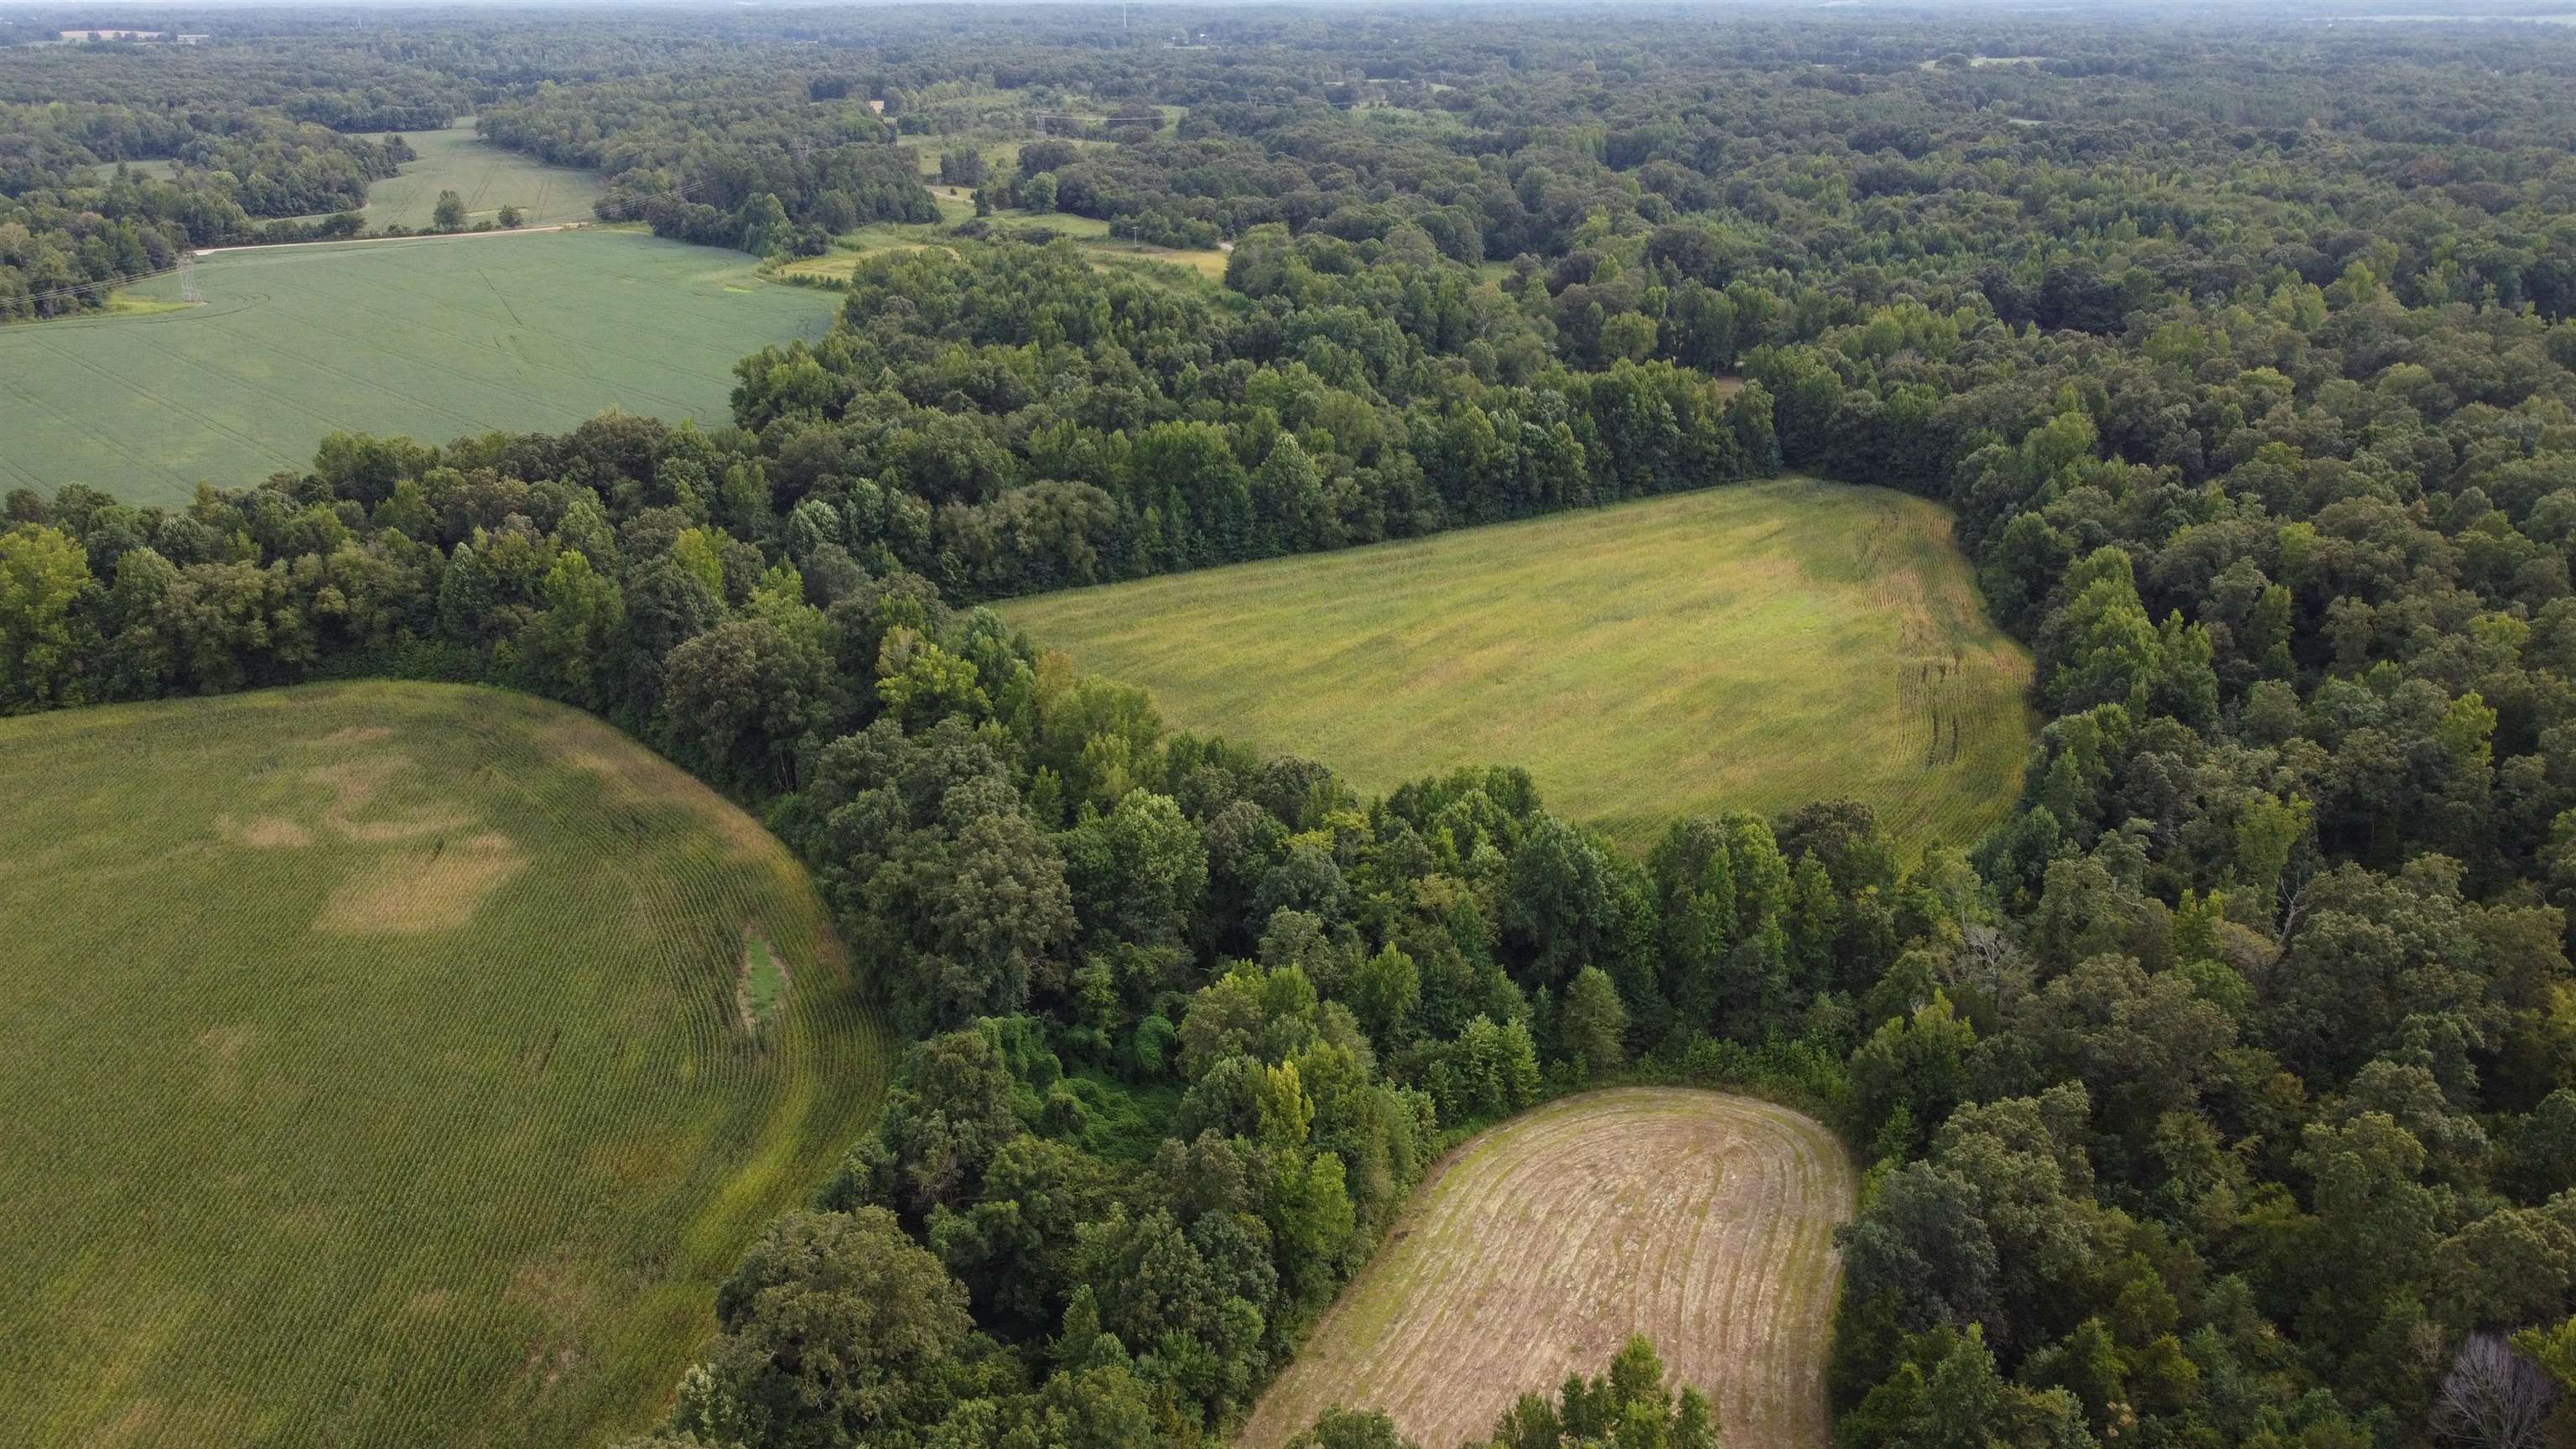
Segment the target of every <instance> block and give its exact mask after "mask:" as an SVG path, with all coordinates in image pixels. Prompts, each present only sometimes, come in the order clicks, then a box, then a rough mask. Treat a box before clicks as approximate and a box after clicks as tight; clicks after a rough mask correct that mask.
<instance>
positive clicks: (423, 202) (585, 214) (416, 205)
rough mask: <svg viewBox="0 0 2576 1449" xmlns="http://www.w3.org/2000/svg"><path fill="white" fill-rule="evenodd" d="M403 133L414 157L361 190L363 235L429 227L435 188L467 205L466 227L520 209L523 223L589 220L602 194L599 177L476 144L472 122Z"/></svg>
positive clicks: (484, 143) (435, 201)
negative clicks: (506, 209) (364, 202)
mask: <svg viewBox="0 0 2576 1449" xmlns="http://www.w3.org/2000/svg"><path fill="white" fill-rule="evenodd" d="M402 135H403V139H404V140H406V141H409V142H410V143H411V146H412V149H413V150H415V151H418V152H419V153H420V159H419V160H417V161H406V162H404V163H403V168H402V174H401V175H399V176H394V177H391V178H388V179H386V180H383V181H379V182H377V183H376V184H374V185H373V186H370V187H368V188H367V209H366V211H365V212H364V213H362V214H363V215H364V216H365V217H366V221H367V230H369V231H383V230H384V229H386V228H387V227H391V226H405V227H410V228H412V229H414V230H418V229H419V228H421V227H425V226H428V225H429V224H430V214H431V213H432V212H433V211H434V210H436V209H437V206H438V193H439V192H441V191H453V192H455V193H456V194H457V196H458V197H459V198H461V199H462V200H463V201H464V202H465V216H466V220H468V221H469V222H472V221H493V220H496V219H498V218H499V216H500V214H501V208H502V207H505V206H515V207H517V208H519V209H520V210H521V211H523V212H526V213H527V219H526V221H525V223H524V224H525V225H528V226H542V225H545V224H547V223H549V222H558V221H591V220H594V219H596V213H594V212H593V211H592V210H591V209H590V204H591V203H592V202H594V201H597V200H598V199H599V198H600V196H601V195H602V194H603V193H604V192H606V191H607V189H608V183H607V182H606V181H605V180H603V179H602V178H601V177H600V175H599V173H598V172H595V171H583V170H580V169H579V168H576V167H571V166H549V165H547V164H546V163H545V162H543V161H539V160H537V159H536V158H535V157H533V156H523V155H521V154H519V153H518V152H516V151H512V150H510V149H508V148H507V147H503V146H496V145H494V144H492V143H491V142H489V141H486V140H484V139H482V138H481V137H479V136H477V135H475V134H474V128H473V127H472V126H470V125H468V126H453V127H450V128H448V129H447V130H444V131H405V132H403V133H402Z"/></svg>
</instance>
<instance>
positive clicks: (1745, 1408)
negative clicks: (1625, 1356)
mask: <svg viewBox="0 0 2576 1449" xmlns="http://www.w3.org/2000/svg"><path fill="white" fill-rule="evenodd" d="M1855 1190H1856V1188H1855V1178H1854V1175H1853V1171H1852V1165H1851V1159H1850V1156H1849V1155H1848V1154H1847V1153H1845V1152H1844V1150H1843V1147H1842V1144H1841V1143H1839V1142H1837V1141H1835V1140H1834V1137H1833V1135H1832V1134H1831V1133H1829V1132H1827V1131H1826V1130H1825V1129H1824V1128H1823V1127H1821V1126H1818V1125H1817V1124H1816V1123H1814V1122H1812V1121H1809V1120H1808V1119H1807V1118H1805V1117H1801V1116H1799V1115H1798V1114H1797V1113H1795V1112H1791V1111H1789V1110H1788V1109H1786V1108H1783V1107H1775V1106H1772V1105H1771V1104H1769V1103H1767V1102H1759V1101H1755V1100H1752V1099H1751V1098H1746V1097H1730V1096H1722V1095H1720V1094H1718V1093H1715V1092H1695V1091H1686V1090H1679V1089H1670V1088H1626V1089H1620V1090H1615V1091H1607V1092H1592V1093H1587V1094H1585V1095H1583V1096H1578V1097H1568V1098H1565V1099H1563V1100H1561V1101H1557V1102H1553V1103H1550V1104H1548V1105H1546V1106H1544V1107H1540V1108H1538V1109H1536V1110H1535V1111H1531V1112H1528V1113H1525V1114H1523V1115H1522V1116H1519V1117H1516V1118H1513V1119H1512V1120H1511V1121H1509V1122H1506V1123H1504V1124H1503V1125H1501V1126H1500V1127H1496V1128H1494V1129H1493V1130H1492V1131H1490V1132H1487V1133H1484V1134H1483V1135H1481V1136H1479V1137H1476V1138H1474V1139H1472V1140H1470V1141H1469V1142H1468V1143H1467V1144H1466V1145H1465V1146H1463V1147H1460V1148H1459V1149H1458V1150H1457V1151H1456V1152H1455V1153H1453V1154H1451V1155H1450V1157H1449V1158H1448V1159H1447V1160H1446V1161H1445V1162H1443V1163H1442V1164H1440V1165H1439V1166H1437V1167H1435V1168H1434V1169H1433V1171H1432V1175H1431V1177H1430V1178H1429V1180H1428V1181H1426V1182H1425V1183H1424V1185H1423V1186H1422V1187H1421V1188H1420V1189H1419V1190H1418V1191H1416V1193H1415V1194H1414V1198H1413V1201H1412V1202H1411V1203H1409V1204H1408V1205H1407V1206H1406V1208H1405V1212H1404V1217H1403V1219H1402V1220H1401V1221H1400V1222H1399V1224H1398V1226H1397V1228H1396V1230H1395V1233H1394V1234H1393V1236H1392V1239H1391V1241H1389V1242H1388V1243H1387V1245H1386V1246H1385V1247H1383V1248H1381V1249H1379V1250H1378V1254H1377V1256H1376V1258H1374V1259H1372V1260H1371V1261H1370V1263H1369V1265H1368V1267H1367V1268H1365V1269H1363V1270H1362V1271H1361V1273H1360V1276H1359V1277H1358V1278H1357V1279H1355V1280H1353V1281H1352V1283H1351V1285H1350V1286H1349V1287H1348V1288H1346V1289H1344V1290H1343V1291H1342V1296H1341V1298H1340V1299H1339V1300H1337V1301H1336V1302H1335V1303H1334V1304H1333V1307H1332V1309H1331V1310H1330V1311H1329V1312H1328V1313H1326V1314H1325V1316H1324V1319H1323V1321H1322V1322H1321V1323H1319V1324H1318V1325H1316V1328H1315V1332H1314V1334H1313V1336H1312V1337H1310V1338H1309V1339H1308V1340H1307V1341H1306V1346H1305V1347H1304V1348H1303V1349H1300V1350H1299V1351H1298V1354H1297V1357H1296V1359H1295V1361H1294V1362H1292V1363H1291V1364H1289V1366H1288V1370H1287V1372H1285V1373H1283V1374H1281V1375H1280V1376H1279V1380H1278V1382H1276V1383H1274V1384H1273V1385H1271V1387H1270V1390H1269V1392H1268V1393H1266V1394H1264V1395H1263V1396H1262V1398H1261V1402H1260V1403H1259V1404H1258V1405H1256V1406H1255V1408H1254V1410H1253V1413H1252V1417H1251V1419H1250V1420H1249V1421H1247V1422H1246V1424H1245V1425H1244V1429H1243V1433H1242V1434H1241V1436H1240V1437H1239V1439H1238V1443H1239V1445H1240V1446H1241V1449H1278V1446H1280V1445H1282V1444H1285V1443H1286V1442H1287V1441H1288V1439H1289V1437H1290V1436H1291V1435H1293V1434H1295V1433H1296V1432H1297V1431H1298V1430H1299V1429H1302V1428H1304V1427H1305V1426H1306V1425H1308V1424H1310V1423H1312V1422H1314V1419H1315V1416H1316V1415H1317V1414H1318V1413H1320V1412H1322V1411H1323V1410H1324V1409H1327V1408H1329V1407H1331V1406H1332V1405H1334V1404H1341V1405H1344V1406H1346V1407H1350V1408H1356V1409H1383V1410H1385V1411H1386V1413H1387V1414H1388V1415H1389V1416H1390V1417H1392V1418H1393V1419H1394V1420H1395V1423H1396V1427H1397V1428H1399V1429H1401V1430H1402V1431H1403V1432H1404V1433H1405V1434H1406V1435H1407V1436H1409V1437H1411V1438H1412V1439H1414V1440H1415V1441H1417V1442H1419V1443H1421V1444H1424V1445H1432V1446H1442V1445H1451V1444H1456V1443H1459V1442H1460V1441H1462V1440H1465V1439H1468V1438H1471V1437H1473V1438H1479V1439H1481V1438H1482V1436H1484V1435H1485V1434H1487V1433H1490V1432H1491V1431H1492V1430H1493V1427H1494V1421H1495V1420H1496V1419H1497V1418H1499V1417H1500V1416H1501V1415H1502V1413H1503V1411H1504V1410H1506V1409H1508V1408H1510V1407H1511V1405H1512V1401H1513V1400H1514V1399H1516V1398H1518V1397H1519V1396H1520V1395H1521V1394H1522V1393H1523V1392H1525V1391H1536V1392H1539V1393H1552V1392H1554V1390H1555V1388H1556V1386H1557V1385H1558V1384H1559V1383H1561V1382H1563V1380H1564V1378H1565V1376H1566V1375H1567V1374H1568V1373H1572V1372H1581V1373H1584V1374H1587V1375H1590V1374H1598V1373H1600V1372H1601V1371H1602V1370H1603V1368H1604V1367H1606V1366H1607V1365H1608V1363H1609V1361H1610V1357H1611V1355H1612V1354H1615V1353H1617V1352H1618V1351H1619V1347H1620V1345H1621V1344H1623V1343H1625V1342H1626V1341H1627V1339H1628V1337H1629V1335H1631V1334H1637V1333H1642V1334H1645V1335H1647V1336H1648V1337H1650V1338H1652V1339H1653V1340H1654V1342H1655V1349H1656V1352H1657V1353H1659V1354H1660V1355H1661V1356H1662V1358H1663V1361H1664V1369H1665V1373H1666V1375H1667V1382H1669V1383H1674V1384H1676V1385H1679V1384H1690V1385H1693V1386H1695V1387H1697V1388H1698V1389H1699V1390H1700V1391H1701V1392H1702V1393H1705V1394H1707V1395H1708V1396H1709V1399H1710V1402H1711V1403H1712V1404H1713V1405H1714V1407H1715V1408H1716V1410H1717V1418H1718V1423H1719V1424H1720V1425H1721V1426H1722V1428H1723V1438H1724V1440H1725V1442H1726V1444H1727V1446H1728V1449H1824V1446H1826V1445H1829V1444H1831V1443H1832V1442H1833V1433H1832V1428H1833V1425H1832V1419H1831V1417H1830V1416H1829V1414H1828V1413H1827V1410H1826V1404H1825V1377H1824V1376H1825V1349H1826V1344H1827V1342H1828V1339H1829V1334H1830V1331H1831V1329H1832V1324H1833V1311H1834V1286H1835V1284H1836V1282H1837V1281H1838V1279H1839V1275H1840V1273H1841V1263H1840V1259H1839V1257H1838V1256H1837V1255H1836V1254H1835V1252H1834V1247H1833V1229H1834V1225H1835V1224H1836V1223H1839V1222H1842V1221H1844V1220H1846V1219H1848V1218H1849V1217H1850V1216H1851V1213H1852V1205H1853V1198H1854V1194H1855Z"/></svg>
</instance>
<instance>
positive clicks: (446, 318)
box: [0, 231, 840, 504]
mask: <svg viewBox="0 0 2576 1449" xmlns="http://www.w3.org/2000/svg"><path fill="white" fill-rule="evenodd" d="M197 278H198V284H199V287H200V289H201V290H202V291H203V292H204V294H205V298H206V302H205V305H203V306H198V307H185V308H180V309H178V310H175V311H162V312H157V313H154V314H152V315H148V316H109V317H83V318H77V319H70V320H64V321H56V322H37V323H29V324H26V325H23V326H18V327H6V328H0V491H5V490H6V489H8V488H14V487H19V486H27V487H33V488H35V489H37V490H38V491H39V492H44V493H51V492H52V491H54V490H55V489H56V488H59V487H60V486H62V485H63V484H65V483H86V484H89V485H91V486H92V487H95V488H100V489H104V490H105V491H107V492H109V493H112V494H115V495H116V496H117V497H119V498H122V499H124V500H126V501H128V502H132V503H161V504H181V503H185V502H186V501H187V500H188V499H189V498H190V497H192V496H194V494H195V491H196V485H197V484H198V483H199V482H201V481H202V482H212V483H217V484H221V485H223V486H225V487H245V486H248V485H250V484H253V483H257V482H258V481H260V480H261V479H263V478H265V477H267V476H268V475H269V474H270V473H273V472H276V471H279V470H281V469H297V470H300V469H303V468H305V467H308V466H310V465H311V463H312V460H313V448H314V445H315V444H317V443H319V442H320V441H321V440H322V438H323V436H324V435H325V434H327V433H330V432H333V431H337V430H346V431H351V432H371V433H378V434H385V433H404V434H408V435H410V436H411V437H413V438H415V439H418V440H420V441H423V442H442V443H443V442H446V441H447V440H449V439H451V438H455V437H460V436H463V435H466V434H471V433H482V432H487V431H490V430H492V429H494V428H509V429H520V430H539V429H546V430H560V429H564V428H569V427H572V426H573V425H575V424H577V423H580V422H582V421H583V420H584V419H587V418H589V417H591V416H593V415H594V414H596V413H599V412H602V411H604V410H606V409H608V408H612V407H616V408H623V409H625V410H626V411H628V412H634V413H648V414H652V415H654V416H657V417H660V418H662V419H663V420H664V421H666V422H671V423H677V422H678V421H679V420H680V419H681V418H684V417H694V418H697V419H699V420H700V421H702V422H706V423H711V424H712V423H723V422H727V421H730V420H731V418H732V408H731V403H730V402H729V399H730V398H731V396H732V393H733V381H734V379H733V365H734V363H735V362H737V361H739V360H740V359H741V357H742V356H743V354H745V353H748V352H754V351H757V350H759V349H760V348H762V347H764V346H766V345H768V344H770V343H773V342H786V341H788V340H789V339H791V338H796V337H803V338H807V339H809V340H812V339H819V338H820V337H821V336H822V335H823V333H824V331H825V330H826V329H827V328H828V327H829V326H830V325H831V320H832V314H833V311H834V309H835V307H836V306H837V305H838V304H839V301H840V299H839V298H838V297H835V296H833V295H832V294H830V293H828V292H818V291H814V290H811V289H808V288H802V287H788V286H781V285H778V284H775V283H771V282H767V281H763V280H761V279H760V278H759V277H758V276H756V275H754V273H753V271H752V261H751V259H750V258H749V257H746V256H744V255H742V254H741V253H738V252H729V251H721V250H718V249H715V248H712V247H696V246H689V245H687V244H685V243H681V242H673V241H663V240H661V239H659V238H657V237H650V236H641V235H636V234H633V233H629V232H611V231H567V232H545V233H539V234H534V235H508V234H489V233H487V234H484V235H480V236H466V237H441V238H429V239H423V240H418V241H410V240H400V241H377V242H349V243H342V244H337V245H325V246H300V247H280V248H274V249H261V250H251V251H237V252H222V253H218V254H215V255H213V256H210V257H208V258H207V259H206V260H204V261H203V262H200V263H199V264H198V265H197ZM129 295H132V296H134V297H137V298H140V299H144V300H147V301H156V302H165V303H167V302H176V301H177V300H178V299H179V297H180V295H181V292H180V282H179V279H178V278H177V277H175V276H170V277H159V278H155V279H154V280H152V281H150V282H147V283H145V284H143V285H142V286H139V287H136V288H134V289H133V291H132V292H131V293H130V294H129Z"/></svg>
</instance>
